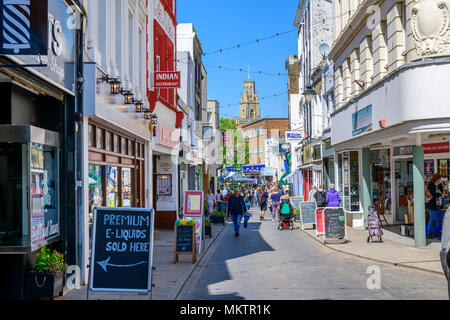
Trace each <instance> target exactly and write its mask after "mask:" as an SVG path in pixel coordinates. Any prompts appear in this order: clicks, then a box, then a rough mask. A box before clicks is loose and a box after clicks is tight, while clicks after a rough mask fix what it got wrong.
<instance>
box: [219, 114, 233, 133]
mask: <svg viewBox="0 0 450 320" xmlns="http://www.w3.org/2000/svg"><path fill="white" fill-rule="evenodd" d="M219 130H220V131H221V132H225V131H227V130H236V122H234V121H233V120H230V119H227V118H224V117H221V118H220V120H219Z"/></svg>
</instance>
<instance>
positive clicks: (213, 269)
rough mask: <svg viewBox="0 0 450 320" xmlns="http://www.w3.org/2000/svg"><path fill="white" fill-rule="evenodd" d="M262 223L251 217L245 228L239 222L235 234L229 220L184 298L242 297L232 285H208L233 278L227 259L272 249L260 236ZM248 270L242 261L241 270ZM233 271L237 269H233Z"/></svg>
mask: <svg viewBox="0 0 450 320" xmlns="http://www.w3.org/2000/svg"><path fill="white" fill-rule="evenodd" d="M261 225H262V223H261V222H252V221H250V222H249V224H248V227H247V229H244V227H243V225H242V226H241V230H240V235H239V237H235V235H234V227H233V224H228V225H227V226H226V229H225V231H224V234H223V236H222V237H221V238H220V239H218V241H220V242H221V243H218V245H217V247H216V248H215V250H214V252H211V253H210V256H209V257H208V259H207V262H206V263H207V265H206V269H204V271H202V272H201V273H200V277H199V278H195V277H194V278H191V280H190V281H192V282H193V283H192V286H191V290H190V292H189V293H188V294H187V297H183V299H184V298H186V299H193V300H243V299H244V297H241V296H238V295H237V294H236V291H235V290H233V288H231V287H230V290H229V291H225V292H224V290H221V292H217V293H214V289H213V288H211V287H210V286H212V285H214V284H217V283H221V282H225V281H227V280H232V278H231V274H230V270H229V269H228V266H227V261H230V260H233V259H239V258H242V257H245V256H248V255H252V254H255V253H259V252H263V251H275V250H274V249H273V248H272V247H271V246H270V245H269V244H268V243H267V242H266V241H265V240H264V238H263V237H262V236H261V233H260V232H259V230H260V228H261ZM203 263H205V262H203ZM251 271H252V270H247V268H246V266H245V264H243V265H242V270H241V271H240V272H246V273H247V272H248V274H249V276H250V275H251ZM233 272H236V271H235V270H233ZM238 272H239V271H238Z"/></svg>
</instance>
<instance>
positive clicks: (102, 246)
mask: <svg viewBox="0 0 450 320" xmlns="http://www.w3.org/2000/svg"><path fill="white" fill-rule="evenodd" d="M153 230H154V211H153V209H138V208H103V207H101V208H96V210H95V212H94V234H93V239H92V257H91V267H90V286H89V287H90V290H91V291H111V292H135V293H149V292H150V290H151V287H152V286H151V272H152V262H153V235H154V232H153Z"/></svg>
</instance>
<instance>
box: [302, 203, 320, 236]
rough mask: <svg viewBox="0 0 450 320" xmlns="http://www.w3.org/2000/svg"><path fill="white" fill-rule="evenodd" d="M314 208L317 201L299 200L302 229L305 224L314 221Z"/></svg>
mask: <svg viewBox="0 0 450 320" xmlns="http://www.w3.org/2000/svg"><path fill="white" fill-rule="evenodd" d="M316 209H317V203H316V202H315V201H304V202H300V218H301V221H302V229H303V230H304V229H305V224H315V223H316Z"/></svg>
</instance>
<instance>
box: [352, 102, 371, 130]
mask: <svg viewBox="0 0 450 320" xmlns="http://www.w3.org/2000/svg"><path fill="white" fill-rule="evenodd" d="M352 123H353V131H352V134H353V136H357V135H360V134H361V133H363V132H366V131H370V130H371V129H372V105H370V106H368V107H366V108H364V109H362V110H360V111H358V112H355V113H354V114H353V116H352Z"/></svg>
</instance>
